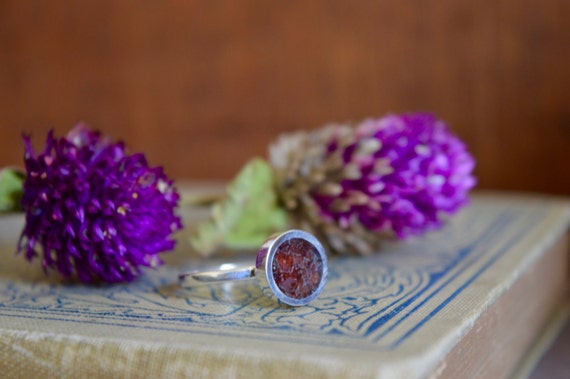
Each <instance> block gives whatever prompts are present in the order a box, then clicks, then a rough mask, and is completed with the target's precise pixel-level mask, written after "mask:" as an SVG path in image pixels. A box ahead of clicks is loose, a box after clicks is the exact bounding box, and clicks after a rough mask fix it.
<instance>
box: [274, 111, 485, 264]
mask: <svg viewBox="0 0 570 379" xmlns="http://www.w3.org/2000/svg"><path fill="white" fill-rule="evenodd" d="M270 162H271V164H272V165H273V167H274V168H275V170H276V175H277V178H278V180H277V192H278V194H279V196H280V198H281V199H282V201H283V203H284V205H285V207H286V208H287V209H288V210H289V211H290V212H291V214H293V215H294V219H295V220H296V223H297V224H299V225H300V227H304V228H306V229H309V230H311V231H312V232H313V233H315V234H317V235H318V236H319V237H320V238H321V239H323V241H325V243H326V244H327V245H328V246H329V248H330V249H331V250H332V251H335V252H339V253H347V252H357V253H360V254H368V253H371V252H373V251H374V250H375V249H377V247H378V243H379V242H380V240H381V238H379V237H380V236H383V235H395V236H396V237H399V238H405V237H406V236H409V235H414V234H420V233H422V232H425V231H427V230H430V229H434V228H437V227H439V226H440V225H441V224H442V222H443V220H444V219H445V217H446V215H450V214H453V213H454V212H456V211H457V210H458V209H459V208H460V207H462V206H463V205H465V204H466V203H467V194H468V192H469V190H470V189H471V188H472V187H473V186H474V185H475V179H474V177H473V176H472V175H471V172H472V170H473V168H474V164H475V162H474V160H473V157H472V156H471V155H470V154H469V153H468V152H467V150H466V148H465V145H464V144H463V143H462V142H461V141H460V140H459V138H457V137H456V136H454V135H453V134H452V133H451V132H450V131H449V129H448V128H447V126H446V125H445V123H444V122H443V121H441V120H438V119H437V118H435V117H434V116H433V115H430V114H409V115H389V116H386V117H383V118H380V119H377V120H366V121H364V122H362V123H361V124H359V125H357V126H356V127H351V126H348V125H333V126H329V127H326V128H323V129H320V130H317V131H314V132H311V133H307V132H300V133H296V134H292V135H285V136H283V137H282V138H281V139H280V140H279V141H278V142H277V143H276V144H275V145H273V146H272V147H271V148H270Z"/></svg>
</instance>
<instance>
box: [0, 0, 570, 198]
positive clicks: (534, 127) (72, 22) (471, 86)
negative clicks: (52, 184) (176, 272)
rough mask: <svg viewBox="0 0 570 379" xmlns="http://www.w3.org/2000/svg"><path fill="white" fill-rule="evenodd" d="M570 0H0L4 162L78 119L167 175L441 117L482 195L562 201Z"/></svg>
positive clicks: (223, 173) (566, 179)
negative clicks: (413, 116) (390, 121)
mask: <svg viewBox="0 0 570 379" xmlns="http://www.w3.org/2000/svg"><path fill="white" fill-rule="evenodd" d="M569 17H570V1H566V0H560V1H556V0H544V1H531V0H524V1H521V0H498V1H492V0H489V1H457V0H439V1H406V2H401V1H396V0H391V1H384V0H379V1H354V2H350V1H292V2H272V1H265V0H251V1H204V2H191V1H165V2H158V1H20V0H2V1H0V165H7V164H20V162H21V159H22V158H21V156H22V145H21V143H20V135H21V132H22V131H29V132H33V134H34V136H35V138H36V144H37V145H38V146H39V144H40V140H43V138H44V135H45V133H46V131H47V130H48V129H49V128H50V127H54V128H55V130H56V132H57V133H58V134H59V135H61V134H63V133H65V132H66V131H67V130H68V129H69V128H70V127H71V126H72V125H73V124H74V123H75V122H76V121H78V120H80V119H82V120H85V121H87V122H88V123H89V124H91V126H93V127H94V128H97V129H101V130H103V131H104V132H105V133H108V134H110V135H112V136H113V137H116V138H121V139H124V140H126V141H127V143H128V146H129V147H130V150H131V151H144V152H145V153H147V155H148V156H149V159H150V161H151V163H152V164H155V165H156V164H162V165H165V166H166V169H167V173H169V174H170V175H171V176H173V177H175V178H179V179H181V178H222V179H223V178H229V177H231V176H232V175H233V174H234V173H235V172H236V171H237V170H238V169H239V167H240V166H241V165H242V164H243V163H244V162H245V161H246V160H247V159H248V158H249V157H252V156H254V155H265V151H266V146H267V144H268V143H269V142H270V141H272V140H273V139H274V138H275V136H276V135H277V134H278V133H281V132H284V131H289V130H294V129H299V128H315V127H318V126H320V125H322V124H324V123H327V122H332V121H358V120H361V119H363V118H366V117H370V116H381V115H383V114H385V113H388V112H406V111H415V110H427V111H432V112H435V113H436V114H437V115H439V116H440V117H441V118H443V119H445V120H446V121H448V123H449V124H450V126H451V127H452V128H453V129H454V130H455V132H456V133H457V134H459V135H460V136H461V137H462V138H463V139H464V140H465V141H466V142H467V143H468V145H469V146H470V149H471V151H472V152H473V154H474V155H475V157H476V158H477V160H478V166H477V176H478V177H479V187H480V188H498V189H517V190H530V191H542V192H550V193H560V194H570V175H569V174H570V169H569V167H568V165H569V163H570V22H569Z"/></svg>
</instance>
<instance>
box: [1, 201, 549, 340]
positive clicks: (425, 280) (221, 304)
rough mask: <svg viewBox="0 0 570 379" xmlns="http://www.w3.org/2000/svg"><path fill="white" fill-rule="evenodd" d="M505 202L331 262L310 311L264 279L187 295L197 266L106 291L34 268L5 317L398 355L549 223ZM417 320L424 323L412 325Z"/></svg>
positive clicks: (534, 209)
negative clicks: (271, 291) (185, 284)
mask: <svg viewBox="0 0 570 379" xmlns="http://www.w3.org/2000/svg"><path fill="white" fill-rule="evenodd" d="M500 204H503V205H501V206H495V205H493V204H487V203H485V202H481V203H479V204H478V205H477V206H476V207H475V206H473V207H470V208H468V209H467V210H466V211H464V212H462V213H461V214H460V215H459V216H458V217H457V218H456V219H455V220H453V222H451V223H450V224H449V225H448V226H447V227H445V228H444V229H443V230H441V231H438V232H435V233H432V234H428V235H427V236H425V237H422V238H418V239H415V240H412V241H407V242H400V243H387V244H386V246H385V247H384V252H382V253H381V254H377V255H375V256H371V257H343V258H331V259H330V262H329V280H328V283H327V286H326V288H325V290H324V292H323V293H322V295H321V296H320V297H319V298H317V299H316V300H315V301H313V302H312V303H311V304H309V305H307V306H303V307H297V308H292V307H287V306H281V305H279V304H277V303H275V302H274V301H273V300H272V299H270V298H267V297H266V296H264V295H263V293H262V292H261V290H260V289H259V288H258V287H257V283H256V282H255V281H244V282H236V283H225V284H216V285H209V286H202V287H197V288H195V289H192V290H184V289H181V288H179V287H178V286H177V285H176V278H177V276H178V274H179V273H181V272H184V271H186V270H188V269H191V268H195V267H196V266H195V264H193V263H192V262H191V261H190V262H189V263H188V264H186V265H184V266H164V267H162V268H160V269H158V270H156V271H148V272H147V274H146V275H145V276H144V277H142V278H140V279H139V280H137V281H136V282H134V283H130V284H118V285H102V286H100V287H92V286H86V285H83V284H74V283H62V282H60V281H59V280H58V279H57V278H54V277H48V278H46V277H44V276H43V274H41V273H38V271H37V270H32V269H31V268H26V269H25V270H24V269H22V270H23V271H22V272H21V273H15V274H13V275H9V274H8V273H7V272H4V271H5V270H2V269H0V275H1V276H0V278H2V279H0V294H1V295H0V315H1V316H2V317H29V318H44V319H50V320H54V321H65V322H74V323H91V324H97V323H98V324H102V325H124V326H129V327H133V328H145V329H154V330H164V331H176V332H177V333H189V334H212V335H214V334H215V335H222V336H248V337H252V338H257V339H264V338H267V339H271V340H283V341H293V340H294V341H295V342H297V343H306V344H315V345H322V344H324V343H329V342H330V343H331V344H334V343H335V341H340V340H342V343H343V344H344V345H345V346H348V345H350V343H348V345H347V341H351V340H353V341H354V346H353V347H355V348H366V349H382V350H390V349H394V348H396V347H397V346H398V345H400V344H402V343H404V342H405V340H406V339H407V338H408V337H409V336H410V335H412V334H413V333H415V332H416V331H417V330H419V329H420V328H421V327H422V326H424V325H426V324H428V323H429V320H430V319H431V318H432V317H433V316H434V315H436V314H437V313H438V312H440V311H441V309H443V307H445V305H446V304H448V303H449V302H452V301H453V300H454V298H455V297H456V296H457V295H458V294H459V293H460V292H461V290H462V288H465V287H466V286H468V285H469V283H471V282H473V281H474V280H476V279H477V278H478V277H479V276H480V275H481V274H482V273H483V272H484V271H485V270H486V269H487V268H488V267H489V266H490V265H491V264H493V262H495V261H496V260H497V259H500V257H501V256H502V255H503V254H505V253H506V252H508V251H509V248H510V247H511V246H512V245H513V244H514V243H515V242H516V241H517V240H519V239H520V238H521V237H522V236H523V235H524V233H526V232H527V231H528V230H530V229H531V228H532V227H533V225H534V223H535V222H536V220H538V219H540V217H541V216H540V212H541V209H542V208H541V207H539V206H536V204H535V205H529V206H527V207H509V206H508V203H507V204H504V203H500ZM7 248H8V247H2V249H3V251H4V250H6V249H7ZM22 265H24V264H23V263H22ZM4 277H6V278H4ZM412 318H413V319H414V320H415V319H417V321H414V322H413V323H410V322H404V321H405V320H407V319H412ZM410 325H411V326H410Z"/></svg>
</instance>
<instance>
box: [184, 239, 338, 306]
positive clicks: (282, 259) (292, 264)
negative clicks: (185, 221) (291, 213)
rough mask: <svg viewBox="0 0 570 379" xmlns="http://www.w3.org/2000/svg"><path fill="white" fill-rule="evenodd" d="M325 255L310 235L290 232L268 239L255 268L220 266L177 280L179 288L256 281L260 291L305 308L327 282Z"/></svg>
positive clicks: (260, 250) (260, 249)
mask: <svg viewBox="0 0 570 379" xmlns="http://www.w3.org/2000/svg"><path fill="white" fill-rule="evenodd" d="M327 273H328V267H327V256H326V253H325V250H324V248H323V246H322V245H321V243H320V242H319V241H318V240H317V239H316V238H315V237H314V236H313V235H312V234H310V233H307V232H304V231H302V230H289V231H286V232H284V233H281V234H278V235H274V236H271V237H270V238H269V239H267V240H266V241H265V242H264V243H263V245H261V247H260V248H259V251H258V253H257V258H256V260H255V266H242V267H235V266H234V265H231V264H227V265H222V267H221V268H220V269H219V270H212V271H196V272H189V273H185V274H182V275H180V276H179V277H178V279H179V282H180V286H182V287H186V288H191V287H195V286H197V285H204V284H210V283H218V282H225V281H230V280H231V281H233V280H247V279H253V278H255V279H257V280H258V282H259V284H260V286H261V288H262V290H263V292H264V293H265V294H266V295H268V296H270V297H274V298H277V300H279V301H281V302H282V303H284V304H287V305H292V306H299V305H306V304H308V303H309V302H311V301H312V300H314V299H315V298H316V297H317V296H319V294H320V293H321V292H322V290H323V288H324V286H325V284H326V282H327Z"/></svg>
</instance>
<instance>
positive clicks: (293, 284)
mask: <svg viewBox="0 0 570 379" xmlns="http://www.w3.org/2000/svg"><path fill="white" fill-rule="evenodd" d="M272 270H273V278H274V280H275V284H277V287H279V289H280V290H281V292H283V293H284V294H285V295H287V296H289V297H290V298H293V299H304V298H306V297H308V296H311V295H312V294H313V293H314V292H315V291H316V290H317V288H319V284H320V283H321V278H322V276H323V261H322V259H321V256H320V254H319V252H318V251H317V248H316V247H315V246H313V245H312V244H311V243H310V242H308V241H306V240H304V239H301V238H292V239H290V240H288V241H285V242H283V243H282V244H281V245H280V246H279V248H278V249H277V252H276V253H275V256H274V259H273V267H272Z"/></svg>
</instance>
